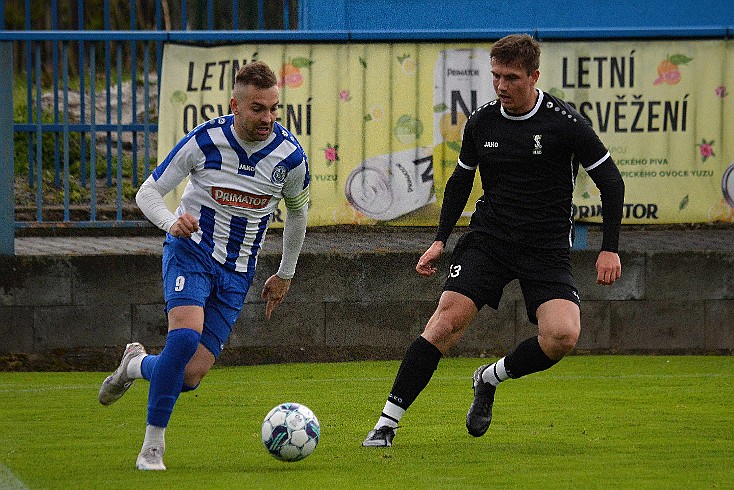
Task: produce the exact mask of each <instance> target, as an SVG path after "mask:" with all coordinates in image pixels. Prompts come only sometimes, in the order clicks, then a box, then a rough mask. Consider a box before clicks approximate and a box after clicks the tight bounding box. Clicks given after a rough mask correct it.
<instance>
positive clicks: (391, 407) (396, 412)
mask: <svg viewBox="0 0 734 490" xmlns="http://www.w3.org/2000/svg"><path fill="white" fill-rule="evenodd" d="M404 413H405V410H404V409H402V408H400V407H399V406H397V405H395V404H394V403H392V402H387V403H385V408H383V409H382V415H380V419H379V420H378V421H377V423H376V424H375V429H379V428H380V427H382V426H384V425H386V426H388V427H393V428H394V427H397V426H398V422H400V419H401V418H402V417H403V414H404Z"/></svg>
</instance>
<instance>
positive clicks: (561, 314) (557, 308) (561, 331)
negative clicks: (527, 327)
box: [536, 299, 581, 343]
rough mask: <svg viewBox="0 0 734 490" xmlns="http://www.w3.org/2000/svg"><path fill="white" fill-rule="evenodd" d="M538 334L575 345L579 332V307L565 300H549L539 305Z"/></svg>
mask: <svg viewBox="0 0 734 490" xmlns="http://www.w3.org/2000/svg"><path fill="white" fill-rule="evenodd" d="M536 313H537V317H538V334H539V335H541V336H543V337H547V338H555V339H559V340H560V339H563V338H568V339H569V340H568V341H569V342H571V341H573V343H575V341H576V339H578V336H579V333H580V332H581V312H580V309H579V305H578V304H576V303H575V302H573V301H569V300H567V299H551V300H549V301H546V302H545V303H543V304H541V305H540V306H539V307H538V309H537V311H536Z"/></svg>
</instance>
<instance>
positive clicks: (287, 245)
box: [277, 205, 308, 279]
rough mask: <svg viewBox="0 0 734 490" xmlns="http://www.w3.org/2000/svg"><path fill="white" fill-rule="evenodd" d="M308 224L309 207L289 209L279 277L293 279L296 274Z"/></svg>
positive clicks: (284, 229)
mask: <svg viewBox="0 0 734 490" xmlns="http://www.w3.org/2000/svg"><path fill="white" fill-rule="evenodd" d="M307 223H308V205H305V206H302V207H300V208H299V209H295V210H294V209H289V208H288V209H287V214H286V218H285V225H284V226H283V256H282V257H281V259H280V266H279V267H278V272H277V274H278V277H280V278H282V279H291V278H293V276H294V275H295V273H296V263H297V262H298V256H299V255H300V253H301V248H303V240H304V238H305V237H306V225H307Z"/></svg>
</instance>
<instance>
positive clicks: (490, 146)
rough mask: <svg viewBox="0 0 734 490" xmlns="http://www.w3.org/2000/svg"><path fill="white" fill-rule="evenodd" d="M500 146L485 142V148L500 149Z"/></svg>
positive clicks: (495, 143)
mask: <svg viewBox="0 0 734 490" xmlns="http://www.w3.org/2000/svg"><path fill="white" fill-rule="evenodd" d="M499 146H500V144H499V143H497V142H496V141H485V142H484V147H485V148H499Z"/></svg>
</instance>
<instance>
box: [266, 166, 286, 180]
mask: <svg viewBox="0 0 734 490" xmlns="http://www.w3.org/2000/svg"><path fill="white" fill-rule="evenodd" d="M287 175H288V169H287V168H286V166H285V165H276V166H275V168H274V169H273V174H272V175H271V176H270V180H272V181H273V184H279V185H280V184H282V183H283V182H285V178H286V176H287Z"/></svg>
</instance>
